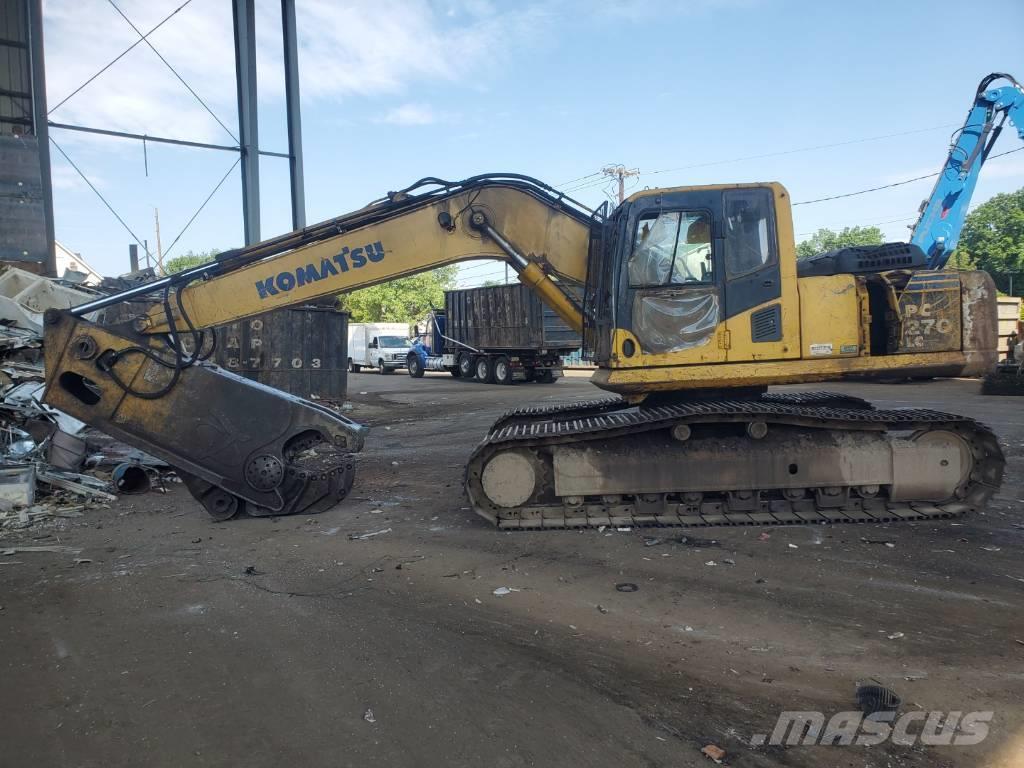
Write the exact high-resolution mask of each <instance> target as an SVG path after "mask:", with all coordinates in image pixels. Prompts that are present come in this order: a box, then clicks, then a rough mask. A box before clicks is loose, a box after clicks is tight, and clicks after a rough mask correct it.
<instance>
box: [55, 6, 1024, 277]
mask: <svg viewBox="0 0 1024 768" xmlns="http://www.w3.org/2000/svg"><path fill="white" fill-rule="evenodd" d="M185 2H186V0H113V2H111V0H46V2H45V3H44V20H45V29H44V32H45V43H46V79H47V94H48V101H49V108H50V110H51V112H50V119H51V120H52V121H55V122H61V123H71V124H77V125H86V126H92V127H99V128H105V129H113V130H120V131H128V132H132V133H141V134H148V135H159V136H166V137H171V138H179V139H186V140H190V141H199V142H208V143H214V144H227V145H234V144H236V140H235V139H234V136H237V134H238V113H237V107H236V103H235V84H234V49H233V44H232V32H231V2H230V0H191V1H190V2H187V3H186V4H185V6H184V7H181V8H180V10H178V11H177V12H176V13H174V15H173V16H172V17H171V18H170V19H169V20H168V21H167V22H166V23H164V24H163V26H161V27H160V28H159V29H157V30H156V31H155V32H154V33H153V34H152V35H151V36H150V37H149V38H148V39H149V40H150V42H152V44H153V46H154V47H155V48H156V50H157V51H159V53H160V54H161V55H162V56H163V58H164V59H166V61H167V62H168V63H169V64H170V65H171V66H173V68H174V70H176V72H177V73H178V75H180V77H181V79H182V80H184V81H185V83H187V84H188V86H189V87H190V88H191V89H192V91H194V92H195V94H197V95H198V96H199V98H201V99H202V102H203V103H200V101H199V100H197V98H196V97H195V96H194V95H193V94H192V93H190V92H189V90H188V89H187V88H186V87H185V85H183V84H182V82H181V81H180V80H179V79H178V77H177V76H176V75H175V74H174V73H173V72H172V71H171V70H170V69H169V68H168V66H166V65H165V64H164V63H163V62H162V61H161V60H160V58H159V57H158V56H157V55H156V54H155V53H154V52H153V50H151V49H150V48H148V47H147V46H146V44H144V43H142V44H139V45H137V46H136V47H135V48H134V49H132V50H131V51H130V52H128V53H127V54H125V55H124V56H123V57H122V58H121V59H120V60H118V61H117V62H116V63H114V64H113V65H112V66H110V67H109V69H107V70H106V71H104V72H103V73H102V74H100V75H99V76H98V77H96V78H95V79H94V80H93V81H92V82H91V83H89V84H88V85H87V86H85V87H84V88H82V89H81V90H80V91H78V92H77V93H75V94H74V95H73V96H71V98H66V97H68V96H69V94H72V93H73V92H75V91H76V89H78V88H79V87H80V86H81V85H82V84H83V83H84V82H85V81H86V80H88V79H89V78H90V77H92V76H93V75H95V74H96V73H97V72H98V71H99V70H101V69H102V68H103V67H104V66H106V65H107V64H108V63H109V62H110V61H111V60H112V59H114V58H115V57H116V56H118V55H119V54H121V53H122V52H123V51H124V50H125V49H126V48H128V47H129V46H131V45H132V43H134V42H136V41H137V40H138V35H137V33H136V32H135V31H134V30H133V29H132V27H131V26H130V25H129V24H128V23H127V22H126V21H125V20H124V19H123V18H122V17H121V16H120V15H119V14H118V10H117V9H118V8H119V9H120V10H121V11H122V12H123V13H124V15H125V16H127V17H128V19H130V20H131V22H132V23H133V24H134V25H135V26H136V27H138V28H139V29H140V30H142V31H143V32H146V31H148V30H149V29H151V28H152V27H153V26H155V25H157V24H158V23H159V22H160V21H161V20H163V19H164V18H165V17H167V16H168V15H170V14H172V12H174V11H175V10H176V9H178V8H179V7H180V6H181V5H182V3H185ZM114 3H116V6H115V5H114ZM297 5H298V20H297V27H298V38H299V71H300V92H301V103H302V128H303V144H304V153H305V183H306V209H307V221H308V222H309V223H313V222H316V221H321V220H323V219H327V218H331V217H333V216H337V215H340V214H342V213H345V212H347V211H350V210H354V209H356V208H359V207H361V206H363V205H364V204H366V203H367V202H369V201H370V200H374V199H377V198H380V197H381V196H383V195H384V194H385V193H386V192H387V191H388V190H394V189H399V188H402V187H405V186H408V185H409V184H410V183H411V182H413V181H415V180H416V179H419V178H421V177H424V176H438V177H441V178H446V179H460V178H465V177H467V176H471V175H474V174H478V173H486V172H497V171H501V172H516V173H524V174H528V175H531V176H535V177H537V178H539V179H542V180H544V181H546V182H548V183H550V184H552V185H556V186H559V187H560V188H561V189H563V190H565V191H571V192H572V194H573V196H574V197H576V198H577V199H579V200H580V201H582V202H583V203H586V204H588V205H591V206H596V205H598V204H600V203H601V202H602V201H604V200H606V199H609V195H610V194H611V193H612V192H613V191H614V190H613V189H612V186H611V185H610V184H608V183H606V181H605V180H604V179H603V177H601V176H599V175H595V174H597V173H598V172H599V171H600V169H601V168H602V167H603V166H606V165H608V164H623V165H624V166H626V167H627V168H630V169H633V168H635V169H638V170H639V172H640V175H639V176H637V177H634V178H631V179H630V184H629V186H628V187H627V193H628V192H629V191H634V190H637V189H642V188H644V187H664V186H682V185H689V184H708V183H731V182H756V181H780V182H782V183H783V184H785V185H786V186H787V187H788V189H789V191H790V193H791V196H792V199H793V200H794V201H796V202H800V201H805V200H814V199H817V198H820V197H826V196H830V195H836V194H842V193H846V192H852V191H857V190H862V189H866V188H870V187H876V186H881V185H885V184H890V183H893V182H897V181H901V180H904V179H910V178H913V177H916V176H921V175H924V174H927V173H933V172H935V171H938V170H939V169H940V168H941V166H942V163H943V162H944V160H945V157H946V152H947V149H948V143H949V139H950V134H951V133H952V132H953V131H954V130H955V129H956V128H958V127H959V126H960V125H962V124H963V120H964V117H965V116H966V114H967V110H968V108H969V107H970V105H971V102H972V99H973V95H974V91H975V89H976V87H977V84H978V81H979V80H980V79H981V78H982V77H983V76H984V75H986V74H988V73H989V72H993V71H1003V72H1009V73H1011V74H1015V75H1016V76H1017V77H1018V78H1019V79H1024V46H1021V45H1020V39H1019V35H1016V34H1014V32H1013V30H1019V29H1020V28H1022V27H1024V3H1021V2H1020V1H1019V0H1006V1H1005V2H1001V1H999V0H976V2H974V3H972V4H970V6H969V16H970V22H967V21H966V18H967V17H965V15H964V14H965V13H967V12H968V9H967V7H966V6H964V5H963V3H953V2H946V0H913V1H910V0H908V1H907V2H899V3H894V2H891V1H890V2H875V1H874V0H864V1H863V2H857V3H846V2H844V3H832V2H820V1H814V2H797V1H796V0H792V1H790V0H678V1H677V2H658V1H657V0H620V1H619V2H601V1H600V0H589V1H588V0H549V1H548V2H526V1H523V2H516V1H515V0H438V1H437V2H434V1H432V0H353V1H352V2H344V1H343V0H298V2H297ZM256 8H257V13H256V28H257V48H258V81H259V89H260V97H259V104H258V106H259V141H260V146H261V148H262V149H265V150H271V151H278V152H285V151H287V138H286V126H285V113H284V78H283V74H282V58H281V20H280V4H279V3H278V2H276V0H257V6H256ZM65 99H66V100H65ZM62 102H63V103H62ZM51 136H52V138H53V139H54V140H55V141H56V142H57V144H59V146H60V148H61V149H62V150H63V151H64V152H65V153H67V156H68V157H69V158H70V159H71V160H72V161H74V164H75V165H77V166H78V168H79V169H80V170H81V171H82V173H84V175H85V176H86V177H87V178H88V180H89V181H90V182H91V183H92V184H93V185H94V186H95V187H96V189H97V190H98V191H99V192H100V193H101V194H102V195H103V197H104V198H106V200H107V201H108V202H109V204H110V205H111V207H113V208H114V210H115V211H116V212H117V213H118V215H119V216H120V217H121V218H122V219H123V220H124V222H125V224H126V225H127V226H128V227H129V228H130V229H131V230H132V232H134V233H135V235H136V236H137V237H138V238H139V239H140V240H145V241H148V244H149V247H150V249H151V250H152V251H154V252H155V250H156V246H155V243H156V230H155V216H154V211H155V210H159V218H160V234H161V238H160V239H161V244H162V246H163V250H164V253H165V257H173V256H175V255H181V254H183V253H185V252H187V251H189V250H192V251H207V250H210V249H212V248H217V249H226V248H230V247H234V246H238V245H241V244H242V241H243V238H242V217H241V186H240V185H241V182H240V175H239V170H238V168H237V167H235V168H234V169H233V170H231V167H232V165H233V164H234V163H235V162H236V160H237V154H236V153H233V152H224V151H215V150H205V149H185V148H181V147H173V146H168V145H159V144H153V143H152V142H147V144H146V146H145V149H144V148H143V146H142V144H141V143H140V142H135V141H128V140H123V139H116V138H108V137H98V136H93V135H87V134H82V133H77V132H72V131H67V130H60V129H52V130H51ZM837 144H838V145H839V146H822V145H837ZM1018 146H1020V142H1019V140H1018V139H1017V138H1016V136H1015V133H1014V132H1013V131H1005V132H1004V134H1003V136H1002V137H1001V139H1000V143H999V145H998V146H997V148H996V150H995V152H1000V151H1006V150H1008V149H1016V148H1017V147H1018ZM51 154H52V163H53V186H54V207H55V219H56V234H57V239H58V240H59V241H61V242H62V243H63V244H64V245H65V246H66V247H68V248H70V249H71V250H72V251H76V252H79V253H81V254H82V256H83V258H84V259H85V260H86V261H87V262H88V263H89V264H90V265H91V266H92V267H93V268H94V269H96V270H98V271H99V272H101V273H104V274H120V273H123V272H125V271H127V269H128V255H127V247H128V244H129V243H130V242H133V240H132V235H131V234H129V233H128V232H127V231H126V230H125V229H124V228H123V227H122V225H121V224H120V223H119V222H118V220H117V219H116V218H115V217H114V215H113V214H112V213H111V212H110V211H109V210H108V209H107V208H106V207H105V206H104V204H103V202H101V201H100V200H99V198H98V197H97V195H96V194H95V193H94V192H93V191H92V190H91V189H90V188H89V186H88V185H87V184H86V183H85V181H84V180H83V179H82V177H81V176H80V175H79V173H78V172H77V171H76V170H75V169H74V168H73V167H72V166H71V165H70V164H69V163H68V161H67V160H66V159H65V158H64V157H63V156H62V155H61V153H60V151H58V150H57V149H56V148H51ZM260 176H261V213H262V236H263V237H264V238H267V237H271V236H273V235H276V234H280V233H282V232H285V231H287V230H289V229H290V222H291V216H290V207H289V196H288V168H287V161H286V160H283V159H279V158H273V157H264V158H262V159H261V162H260ZM577 179H579V181H576V180H577ZM222 180H223V181H222ZM218 182H222V183H221V186H220V187H219V189H217V191H216V192H215V193H214V194H213V196H212V197H211V198H210V200H209V202H208V203H207V204H206V206H205V207H204V208H203V209H202V211H201V212H200V213H199V214H198V215H197V216H195V219H194V221H193V222H192V224H191V225H190V226H187V227H186V225H187V224H188V222H189V220H190V219H191V218H192V217H193V216H194V215H195V214H196V211H197V210H198V209H199V208H200V206H201V205H202V204H203V202H204V200H206V198H207V197H208V196H209V195H210V193H211V192H212V191H213V190H214V188H215V187H216V185H217V184H218ZM932 183H933V182H932V180H924V181H919V182H914V183H911V184H906V185H901V186H897V187H894V188H892V189H888V190H885V191H880V192H875V193H871V194H864V195H859V196H856V197H849V198H844V199H840V200H835V201H829V202H822V203H814V204H809V205H801V206H796V207H795V208H794V224H795V231H796V233H797V238H798V239H803V238H805V237H808V236H809V235H810V234H812V233H813V232H814V231H815V230H816V229H818V228H820V227H828V228H832V229H841V228H842V227H844V226H856V225H876V226H879V227H880V228H881V229H882V231H883V232H884V233H885V235H886V236H887V238H888V239H891V240H906V239H907V237H908V229H907V227H908V225H912V224H913V221H914V219H915V212H916V211H917V208H918V206H919V204H920V202H921V201H922V200H923V199H924V198H926V197H927V196H928V194H929V193H930V191H931V185H932ZM1021 187H1024V152H1021V153H1017V154H1013V155H1009V156H1007V157H1005V158H999V159H994V160H992V161H991V162H990V163H988V164H987V165H986V167H985V169H984V170H983V172H982V177H981V180H980V181H979V184H978V187H977V191H976V193H975V197H974V204H975V205H977V204H978V203H981V202H983V201H985V200H986V199H988V198H989V197H991V196H992V195H994V194H997V193H1000V192H1009V191H1013V190H1016V189H1019V188H1021ZM503 275H504V269H503V267H501V266H500V265H498V264H496V263H494V262H487V263H470V264H467V265H464V266H463V267H462V268H461V270H460V275H459V284H460V285H475V284H479V283H481V282H483V281H484V280H487V279H493V278H498V279H500V278H502V277H503Z"/></svg>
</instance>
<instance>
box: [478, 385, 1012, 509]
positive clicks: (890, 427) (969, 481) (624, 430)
mask: <svg viewBox="0 0 1024 768" xmlns="http://www.w3.org/2000/svg"><path fill="white" fill-rule="evenodd" d="M1004 464H1005V461H1004V458H1003V454H1002V450H1001V449H1000V447H999V443H998V441H997V439H996V437H995V435H994V433H993V432H992V431H991V430H989V429H988V428H987V427H985V426H984V425H982V424H980V423H978V422H976V421H974V420H972V419H969V418H966V417H963V416H957V415H953V414H947V413H940V412H937V411H931V410H925V409H898V410H880V409H876V408H873V407H872V406H871V404H870V403H868V402H867V401H865V400H862V399H860V398H855V397H848V396H845V395H841V394H837V393H832V392H796V393H793V392H787V393H767V394H764V395H762V396H760V397H757V398H750V399H724V398H723V399H707V400H691V401H685V402H680V403H676V404H672V405H662V406H654V407H643V406H631V405H630V404H629V403H627V402H625V401H623V400H621V399H620V398H603V399H599V400H590V401H580V402H571V403H564V404H559V405H555V406H542V407H537V408H520V409H515V410H512V411H509V412H507V413H506V414H504V415H503V416H501V417H500V418H499V419H498V420H497V421H496V422H495V423H494V425H493V426H492V428H491V430H490V431H489V433H488V434H487V436H486V437H485V438H484V440H483V441H482V442H481V443H480V445H479V446H478V447H477V448H476V450H475V451H474V452H473V454H472V456H471V457H470V460H469V464H468V467H467V471H466V488H467V492H468V494H469V497H470V499H471V501H472V503H473V506H474V509H475V510H476V512H477V513H478V514H480V515H481V516H482V517H484V518H486V519H487V520H490V521H491V522H492V523H494V524H495V525H497V526H498V527H500V528H512V529H536V528H580V527H599V526H604V525H615V526H682V527H701V526H727V525H807V524H813V523H868V522H893V521H901V520H936V519H950V518H954V517H959V516H961V515H963V514H965V513H967V512H970V511H973V510H976V509H979V508H981V507H983V506H984V505H985V503H986V502H987V501H988V499H989V498H990V497H991V496H992V495H993V494H994V493H995V491H996V490H997V489H998V488H999V484H1000V481H1001V479H1002V474H1003V468H1004Z"/></svg>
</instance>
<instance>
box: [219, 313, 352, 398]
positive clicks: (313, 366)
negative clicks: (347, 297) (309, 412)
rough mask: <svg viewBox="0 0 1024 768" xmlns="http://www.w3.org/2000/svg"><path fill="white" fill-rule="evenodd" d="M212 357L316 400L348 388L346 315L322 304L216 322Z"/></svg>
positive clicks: (231, 368) (340, 394)
mask: <svg viewBox="0 0 1024 768" xmlns="http://www.w3.org/2000/svg"><path fill="white" fill-rule="evenodd" d="M216 333H217V351H216V353H215V360H216V362H217V364H218V365H220V366H223V367H224V368H227V369H228V370H229V371H232V372H234V373H238V374H241V375H242V376H245V377H246V378H249V379H253V380H255V381H258V382H260V383H261V384H266V385H268V386H271V387H275V388H276V389H280V390H283V391H285V392H290V393H291V394H293V395H298V396H299V397H305V398H309V399H314V400H328V401H342V400H344V399H345V394H346V392H347V391H348V371H347V366H348V314H346V313H344V312H336V311H334V310H333V309H327V308H324V307H299V308H296V309H282V310H278V311H276V312H268V313H266V314H263V315H258V316H257V317H252V318H249V319H248V320H241V321H239V322H236V323H230V324H228V325H222V326H219V327H218V328H217V329H216Z"/></svg>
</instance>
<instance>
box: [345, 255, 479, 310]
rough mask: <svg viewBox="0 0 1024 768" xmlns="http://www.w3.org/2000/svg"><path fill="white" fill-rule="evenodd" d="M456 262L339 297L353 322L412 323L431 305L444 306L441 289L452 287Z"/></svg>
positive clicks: (457, 269) (455, 273)
mask: <svg viewBox="0 0 1024 768" xmlns="http://www.w3.org/2000/svg"><path fill="white" fill-rule="evenodd" d="M458 271H459V268H458V266H456V265H454V264H452V265H451V266H447V267H440V268H438V269H435V270H432V271H430V272H421V273H419V274H418V275H410V276H409V277H399V278H397V279H395V280H390V281H388V282H386V283H380V284H379V285H372V286H370V287H369V288H361V289H360V290H358V291H353V292H352V293H343V294H341V295H340V296H339V297H338V298H339V300H340V301H341V308H342V309H344V310H346V311H347V312H350V313H351V314H352V321H353V322H356V323H411V322H413V321H416V320H420V319H422V318H423V316H424V315H425V314H426V313H427V312H428V311H430V308H431V307H443V306H444V292H445V291H446V290H450V289H451V288H454V287H455V278H456V275H457V274H458Z"/></svg>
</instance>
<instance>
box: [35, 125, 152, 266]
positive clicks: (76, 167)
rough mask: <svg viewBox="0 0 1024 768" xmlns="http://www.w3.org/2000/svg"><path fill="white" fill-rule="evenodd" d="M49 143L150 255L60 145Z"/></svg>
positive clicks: (143, 244)
mask: <svg viewBox="0 0 1024 768" xmlns="http://www.w3.org/2000/svg"><path fill="white" fill-rule="evenodd" d="M50 142H51V143H52V144H53V146H55V147H56V148H57V151H58V152H60V153H61V154H62V155H64V159H65V160H67V161H68V163H69V164H70V165H71V167H72V168H74V169H75V170H76V171H77V172H78V175H79V176H81V177H82V181H84V182H85V183H86V184H88V185H89V189H91V190H92V191H93V192H95V193H96V197H98V198H99V199H100V200H102V201H103V204H104V205H105V206H107V210H108V211H110V212H111V213H112V214H114V218H115V219H117V220H118V221H119V222H120V223H121V226H122V227H124V228H125V231H127V232H128V234H129V235H131V236H132V239H134V240H135V242H136V243H138V244H139V245H141V246H142V250H144V251H145V252H146V256H147V257H148V256H149V255H150V253H149V248H147V247H146V244H145V243H144V242H143V241H142V240H140V239H139V236H138V235H136V234H135V233H134V232H132V228H131V227H129V226H128V225H127V224H125V221H124V219H122V218H121V217H120V216H119V215H118V213H117V211H115V210H114V206H112V205H111V204H110V203H108V202H107V198H105V197H104V196H103V195H101V194H100V191H99V190H98V189H96V187H95V185H93V183H92V182H91V181H89V177H88V176H86V175H85V174H84V173H82V169H81V168H79V167H78V166H77V165H75V161H74V160H72V159H71V158H70V157H68V153H67V152H65V151H64V150H63V149H62V148H61V146H60V144H58V143H57V142H56V141H55V140H54V138H53V136H50Z"/></svg>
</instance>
